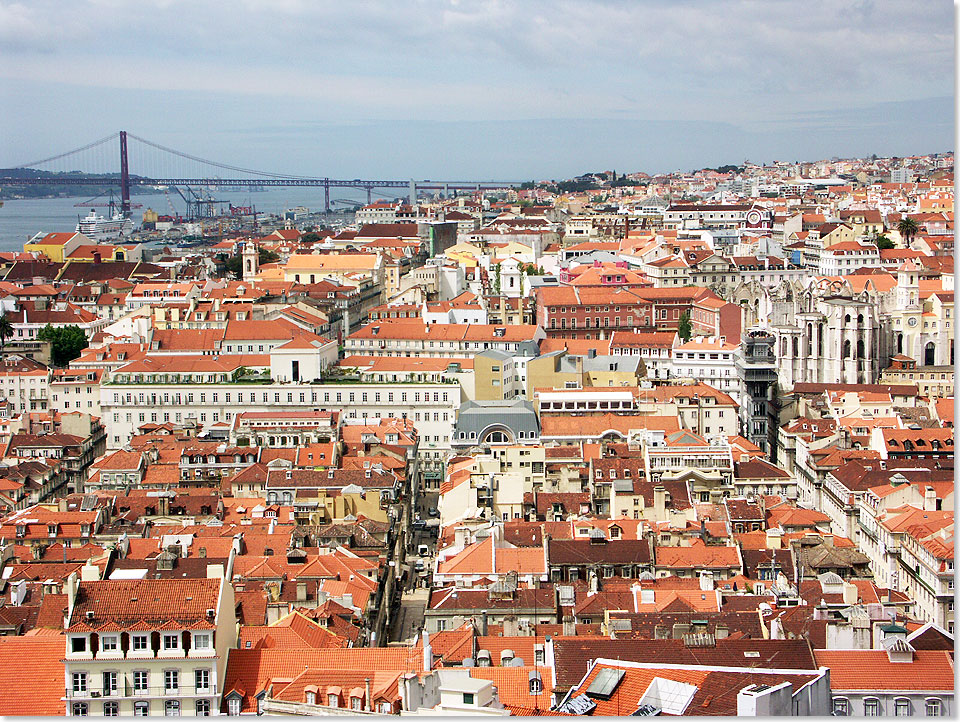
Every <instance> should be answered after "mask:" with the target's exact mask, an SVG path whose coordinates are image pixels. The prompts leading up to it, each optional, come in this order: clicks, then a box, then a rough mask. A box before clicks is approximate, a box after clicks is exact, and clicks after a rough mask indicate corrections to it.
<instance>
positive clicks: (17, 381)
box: [0, 353, 50, 413]
mask: <svg viewBox="0 0 960 722" xmlns="http://www.w3.org/2000/svg"><path fill="white" fill-rule="evenodd" d="M0 394H2V395H3V398H4V399H6V401H7V402H8V403H9V404H10V411H13V412H19V413H24V412H29V411H46V410H47V406H48V404H49V403H50V370H49V369H48V368H47V367H46V366H44V365H43V364H42V363H40V362H38V361H34V360H33V359H30V358H27V357H25V356H21V355H20V354H16V353H13V354H6V355H4V357H3V359H2V360H0Z"/></svg>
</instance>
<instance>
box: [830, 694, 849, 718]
mask: <svg viewBox="0 0 960 722" xmlns="http://www.w3.org/2000/svg"><path fill="white" fill-rule="evenodd" d="M849 714H850V700H848V699H847V698H846V697H834V698H833V715H834V717H846V716H847V715H849Z"/></svg>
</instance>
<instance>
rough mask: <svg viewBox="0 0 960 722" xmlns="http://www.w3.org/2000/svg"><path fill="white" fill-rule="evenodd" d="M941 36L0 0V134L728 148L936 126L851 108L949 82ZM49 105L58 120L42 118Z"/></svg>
mask: <svg viewBox="0 0 960 722" xmlns="http://www.w3.org/2000/svg"><path fill="white" fill-rule="evenodd" d="M953 43H954V38H953V7H952V5H951V4H950V3H948V2H944V1H943V0H935V1H932V2H928V3H926V4H924V6H923V10H922V11H918V10H917V8H916V7H915V6H913V5H910V4H908V3H903V2H898V1H896V0H873V1H869V0H857V1H856V2H836V1H835V0H804V1H803V2H800V1H782V2H768V1H766V0H646V1H644V2H636V1H633V0H608V1H604V0H596V1H579V0H462V1H459V2H458V1H457V0H411V1H409V2H395V1H394V0H369V1H365V2H342V0H340V1H334V0H230V1H227V0H210V1H208V2H196V1H195V0H138V1H137V2H131V1H129V0H73V1H72V2H69V3H64V2H62V1H59V0H30V1H29V2H27V1H26V0H0V94H2V95H3V97H4V102H5V103H8V102H15V103H16V106H17V108H18V112H17V113H15V114H10V113H8V114H3V116H2V117H0V130H2V132H3V134H4V136H5V138H13V139H16V142H17V143H18V144H21V145H22V144H23V143H26V142H28V141H29V140H30V139H31V138H37V140H36V141H35V142H36V145H37V146H38V149H39V150H40V153H39V155H42V154H43V150H42V149H46V148H48V147H50V146H54V147H61V146H62V145H63V144H65V143H66V141H67V136H68V135H72V134H76V135H77V138H76V140H77V143H76V145H81V144H82V143H83V142H86V141H88V140H90V139H92V138H96V137H100V136H101V135H104V134H105V133H106V132H109V131H110V130H112V129H113V126H116V125H121V124H123V126H124V127H130V128H131V129H135V128H136V129H139V131H140V133H141V134H142V135H143V136H144V137H148V138H153V139H157V140H159V141H161V142H163V141H164V140H166V141H169V142H171V144H174V141H176V140H177V134H183V137H215V136H217V135H219V134H221V133H223V132H224V129H236V131H238V132H239V131H241V130H243V129H249V128H254V127H256V128H260V127H268V126H270V127H273V126H277V127H278V128H279V129H278V130H277V131H276V132H277V133H279V137H280V138H282V137H284V136H286V134H287V133H288V131H287V130H286V128H288V127H289V125H293V126H294V127H297V126H298V125H302V124H304V123H308V122H314V121H316V122H319V123H321V124H325V125H326V127H328V128H329V127H336V128H338V129H339V128H346V127H353V128H354V129H355V130H356V133H355V134H354V135H349V134H346V135H344V136H343V138H344V142H345V143H346V142H348V137H349V142H351V143H356V144H355V145H350V146H346V147H345V148H344V152H349V153H351V154H352V155H353V157H354V158H357V157H359V156H360V155H362V154H363V153H365V152H367V151H368V149H369V148H370V144H369V141H366V144H364V141H363V138H365V137H366V136H364V135H362V134H360V130H362V131H364V132H367V131H369V132H373V131H371V130H370V129H371V128H373V127H375V128H376V133H379V134H380V135H384V134H386V135H387V136H390V137H395V139H396V141H397V142H408V143H412V144H418V143H419V144H425V146H424V147H426V146H429V145H430V144H431V143H440V142H447V143H453V144H455V147H453V146H451V147H441V148H439V149H438V152H440V153H443V152H446V153H448V154H455V155H456V156H457V157H461V156H462V157H466V155H465V154H468V153H469V152H472V153H473V157H475V158H478V159H479V158H484V157H493V154H491V151H490V148H488V147H485V146H484V144H493V145H495V146H496V147H497V149H498V150H497V153H496V154H495V155H496V156H497V157H500V150H499V149H502V148H512V149H513V151H514V156H513V157H515V158H518V157H520V156H523V157H525V158H529V160H530V161H531V162H533V161H534V160H535V157H534V156H529V157H528V156H527V154H526V150H525V148H526V147H527V146H525V145H524V144H523V143H520V144H519V145H516V144H515V141H516V140H517V138H518V137H523V138H524V139H525V140H526V143H527V144H529V147H534V148H539V149H540V151H539V152H541V153H544V152H545V153H550V154H553V155H561V154H569V155H574V150H576V149H575V148H570V147H567V146H550V145H545V144H542V143H541V142H540V141H539V140H538V138H537V135H536V134H535V133H534V134H532V135H529V136H528V135H525V133H526V132H527V131H526V128H527V126H525V125H524V126H521V125H517V124H512V125H511V124H508V125H504V126H497V127H499V128H500V132H501V133H503V134H506V135H503V136H498V135H496V134H493V135H491V134H488V133H486V132H479V131H477V132H475V133H473V134H471V133H467V134H466V135H465V136H460V135H457V134H456V133H449V134H448V133H440V134H439V135H437V136H435V137H431V136H430V135H429V134H426V135H422V136H421V135H419V134H418V133H413V132H412V131H411V133H410V134H403V133H400V134H399V135H396V136H394V135H393V134H391V133H390V132H389V129H390V124H391V123H394V124H397V123H402V122H403V121H410V122H411V123H413V124H414V125H415V124H416V123H418V122H426V121H431V120H440V121H447V122H450V123H453V124H459V125H457V126H456V127H458V128H461V129H471V128H472V129H473V130H474V131H476V127H475V126H473V125H470V124H471V123H474V122H478V121H484V122H487V123H495V122H496V121H507V120H510V121H530V120H538V122H543V121H551V120H566V121H571V120H574V119H591V121H603V120H609V119H617V120H619V121H620V122H621V123H628V124H630V123H632V124H630V125H622V126H621V128H623V129H626V128H629V129H630V130H629V132H628V131H627V130H622V131H617V130H616V129H615V128H616V126H611V125H591V126H577V125H576V123H569V122H568V123H567V127H569V128H575V127H580V128H581V129H583V130H584V132H591V133H596V132H599V131H598V128H603V129H604V130H603V132H605V133H609V134H610V135H609V137H606V138H603V139H601V140H602V141H603V142H605V143H606V144H607V146H603V144H602V143H601V142H597V143H594V142H593V140H592V139H591V142H590V143H583V144H582V147H583V148H588V147H589V148H591V149H592V151H591V152H593V153H594V154H603V157H608V156H607V155H605V154H606V153H607V148H609V154H610V155H611V156H612V155H615V154H616V153H618V152H623V151H624V149H623V146H622V137H625V136H628V135H630V133H634V132H639V131H637V129H638V128H641V127H643V128H646V129H648V130H649V129H650V128H656V127H659V126H656V125H650V123H651V122H657V121H661V122H665V123H668V124H670V123H675V122H677V121H703V122H710V123H718V124H721V126H722V127H726V128H738V129H742V130H743V131H744V132H745V133H747V134H748V135H735V134H732V133H723V134H719V135H717V136H715V137H714V138H713V140H714V142H717V143H720V142H725V143H728V144H740V143H741V141H743V142H744V143H745V144H749V142H750V141H751V138H750V137H749V133H751V132H753V133H756V132H761V133H767V132H774V131H775V130H776V131H777V132H787V131H788V130H790V129H793V130H796V131H798V132H803V133H811V134H813V133H816V132H817V129H820V130H824V131H829V132H831V133H833V132H837V133H846V132H848V130H849V129H850V128H856V126H857V125H858V124H860V125H863V126H869V127H871V128H875V129H882V131H883V132H884V133H886V134H888V135H891V136H892V135H894V134H895V133H897V132H900V133H901V134H902V135H903V137H911V138H918V137H921V136H918V135H917V129H926V130H927V131H929V132H930V133H934V130H932V126H931V125H930V124H929V123H925V122H920V121H918V120H917V118H915V117H912V116H910V115H909V114H904V113H898V114H895V118H896V120H895V121H891V122H886V121H880V120H878V119H877V118H875V117H866V116H865V117H863V118H858V116H857V115H856V109H858V108H864V107H867V106H873V105H874V104H878V103H884V102H888V103H889V102H900V101H909V100H914V101H916V100H918V99H923V98H931V97H946V96H950V95H952V94H953V75H952V73H950V72H949V71H947V68H952V67H953V52H954V45H953ZM88 97H95V98H97V102H98V105H99V106H100V107H107V108H110V113H109V114H108V117H107V118H104V114H103V113H102V111H101V110H100V109H99V108H96V109H93V110H90V111H89V112H88V111H87V110H86V109H84V107H82V106H84V105H85V103H86V101H84V100H83V99H84V98H88ZM68 99H69V101H68ZM63 107H70V108H71V123H70V124H69V125H70V127H64V125H63V124H62V123H60V124H57V123H54V122H52V121H51V118H50V114H51V113H53V114H57V113H58V112H59V109H62V108H63ZM878 107H879V106H878ZM878 112H880V111H878ZM948 116H949V117H950V118H952V113H948ZM941 117H944V116H941ZM920 120H923V119H922V118H921V119H920ZM897 123H899V125H897ZM371 124H375V125H371ZM405 127H413V126H409V125H408V126H405ZM417 127H421V126H417ZM422 127H427V126H422ZM490 127H494V126H490ZM668 127H669V126H668ZM682 127H685V128H688V130H689V129H690V128H691V126H682ZM707 127H708V126H697V129H698V130H697V132H701V131H702V132H709V131H707V130H706V128H707ZM709 127H710V128H715V127H718V126H709ZM47 129H49V130H47ZM521 131H522V133H521ZM41 132H43V133H50V134H51V137H49V138H40V137H39V136H40V134H41ZM338 132H341V131H339V130H338ZM644 132H647V131H644ZM691 132H693V131H691ZM937 132H939V131H937ZM511 133H521V136H515V135H510V134H511ZM87 135H89V137H87ZM244 137H245V138H247V139H248V142H250V143H254V142H255V135H254V134H252V133H246V134H245V135H244ZM277 137H278V136H276V135H270V134H265V135H264V136H263V137H262V139H269V140H272V139H274V138H277ZM553 137H555V138H557V139H558V142H560V140H561V139H562V142H564V143H568V144H569V143H573V144H574V145H575V146H576V145H577V143H576V141H575V140H571V139H569V138H568V137H567V136H566V135H564V134H563V133H559V132H558V133H555V134H554V136H553ZM630 137H634V136H630ZM765 137H766V136H757V137H755V138H754V139H753V141H754V142H756V143H757V144H758V145H760V144H762V143H763V142H765V141H764V138H765ZM836 137H837V138H839V136H836ZM937 137H939V136H937ZM706 140H708V141H709V140H711V139H710V138H709V137H708V138H707V139H706ZM808 140H809V138H806V137H804V139H803V143H806V145H805V146H804V147H809V148H811V149H813V148H817V147H820V146H816V145H811V144H810V143H807V141H808ZM695 141H696V142H695V143H694V142H691V141H686V142H684V141H683V140H680V139H677V138H675V137H674V136H672V135H670V136H669V137H667V136H664V139H663V140H662V141H660V140H646V139H645V142H648V143H652V142H663V143H679V144H681V146H683V147H678V148H674V149H673V151H674V152H675V153H674V154H675V156H676V157H677V158H684V159H686V158H687V155H686V151H685V150H684V149H685V148H686V147H694V146H695V147H698V148H700V147H703V148H705V149H706V150H705V151H704V152H707V151H709V145H708V144H707V145H703V146H701V145H700V143H701V139H700V138H697V139H695ZM278 142H280V141H278ZM797 143H798V146H799V145H801V142H800V140H798V141H797ZM457 144H466V145H465V146H464V147H461V145H457ZM66 145H67V147H69V143H66ZM264 147H266V141H264ZM578 147H580V146H578ZM731 147H732V145H731ZM737 147H740V145H737ZM778 147H779V146H778ZM432 150H433V149H432V148H431V149H430V151H431V152H432ZM668 150H669V149H668ZM723 150H724V148H720V149H719V151H723ZM378 152H386V151H384V150H380V151H378ZM420 152H421V153H422V152H426V151H425V150H424V148H421V149H420ZM738 152H739V151H738ZM878 152H879V151H878ZM26 155H37V154H35V153H26ZM631 157H633V158H635V159H636V160H637V161H642V160H644V158H645V157H646V156H644V157H639V156H631ZM225 160H227V159H225ZM684 162H686V160H684ZM691 162H692V161H691ZM694 164H695V163H694ZM590 165H593V164H590ZM517 167H520V166H519V165H517Z"/></svg>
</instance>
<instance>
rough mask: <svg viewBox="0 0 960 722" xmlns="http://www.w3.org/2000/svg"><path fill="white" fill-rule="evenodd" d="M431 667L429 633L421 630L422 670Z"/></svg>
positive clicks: (431, 651) (431, 653)
mask: <svg viewBox="0 0 960 722" xmlns="http://www.w3.org/2000/svg"><path fill="white" fill-rule="evenodd" d="M431 669H433V650H432V649H431V648H430V634H429V633H428V632H427V630H426V629H424V630H423V671H424V672H427V671H429V670H431Z"/></svg>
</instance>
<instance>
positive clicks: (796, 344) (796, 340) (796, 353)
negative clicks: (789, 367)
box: [793, 336, 800, 358]
mask: <svg viewBox="0 0 960 722" xmlns="http://www.w3.org/2000/svg"><path fill="white" fill-rule="evenodd" d="M799 355H800V339H799V338H797V337H796V336H794V337H793V357H794V358H796V357H797V356H799Z"/></svg>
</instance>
